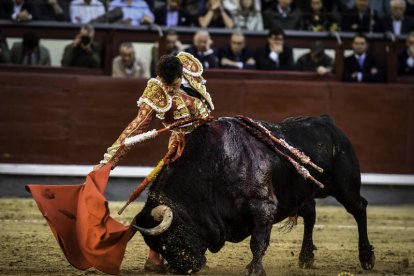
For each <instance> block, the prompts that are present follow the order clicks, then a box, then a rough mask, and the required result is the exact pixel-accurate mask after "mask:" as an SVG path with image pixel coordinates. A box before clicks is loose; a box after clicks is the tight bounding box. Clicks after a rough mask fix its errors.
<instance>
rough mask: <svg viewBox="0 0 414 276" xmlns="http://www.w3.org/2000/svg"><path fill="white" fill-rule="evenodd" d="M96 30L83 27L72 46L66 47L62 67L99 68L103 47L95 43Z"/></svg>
mask: <svg viewBox="0 0 414 276" xmlns="http://www.w3.org/2000/svg"><path fill="white" fill-rule="evenodd" d="M94 36H95V30H94V28H93V27H92V25H85V26H83V27H82V28H81V29H80V31H79V33H78V34H77V35H76V37H75V39H74V40H73V42H72V43H71V44H69V45H68V46H66V47H65V51H64V53H63V58H62V65H63V66H70V67H89V68H99V67H100V66H101V46H100V45H99V44H98V43H96V42H94V41H93V38H94Z"/></svg>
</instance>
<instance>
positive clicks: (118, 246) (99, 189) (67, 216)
mask: <svg viewBox="0 0 414 276" xmlns="http://www.w3.org/2000/svg"><path fill="white" fill-rule="evenodd" d="M110 171H111V164H109V163H108V164H107V165H105V166H104V167H102V168H100V169H99V170H97V171H92V172H91V173H89V175H88V176H87V177H86V182H85V184H83V185H27V186H26V189H27V190H28V191H29V192H31V194H32V196H33V198H34V200H35V201H36V203H37V206H38V207H39V210H40V212H42V214H43V216H44V217H45V218H46V220H47V222H48V224H49V226H50V229H51V230H52V232H53V235H54V236H55V238H56V240H57V241H58V243H59V245H60V247H61V248H62V250H63V253H64V254H65V256H66V258H67V260H68V261H69V263H70V264H71V265H73V266H74V267H76V268H78V269H82V270H84V269H87V268H90V267H95V268H96V269H98V270H100V271H103V272H105V273H109V274H119V271H120V266H121V263H122V259H123V258H124V254H125V248H126V245H127V242H128V240H129V239H130V238H131V236H132V234H131V230H130V228H129V227H128V226H124V225H122V224H121V223H119V222H118V221H116V220H114V219H113V218H111V217H110V213H109V208H108V202H107V201H106V199H105V197H104V196H103V193H104V191H105V188H106V185H107V183H108V178H109V174H110Z"/></svg>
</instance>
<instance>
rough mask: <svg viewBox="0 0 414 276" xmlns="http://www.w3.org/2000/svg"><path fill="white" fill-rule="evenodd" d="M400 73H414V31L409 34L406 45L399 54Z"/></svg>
mask: <svg viewBox="0 0 414 276" xmlns="http://www.w3.org/2000/svg"><path fill="white" fill-rule="evenodd" d="M398 74H399V75H414V31H412V32H410V33H409V34H408V35H407V40H406V42H405V47H404V49H403V50H402V51H401V52H400V54H399V55H398Z"/></svg>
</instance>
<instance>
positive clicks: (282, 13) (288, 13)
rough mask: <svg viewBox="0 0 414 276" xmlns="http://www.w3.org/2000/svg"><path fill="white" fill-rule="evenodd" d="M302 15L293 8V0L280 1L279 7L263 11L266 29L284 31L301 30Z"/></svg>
mask: <svg viewBox="0 0 414 276" xmlns="http://www.w3.org/2000/svg"><path fill="white" fill-rule="evenodd" d="M300 17H301V13H300V10H299V9H295V8H294V7H293V6H292V0H278V1H277V5H275V6H273V7H271V8H270V9H268V10H266V11H263V24H264V28H265V29H272V28H274V27H279V28H282V29H283V30H297V29H299V28H300Z"/></svg>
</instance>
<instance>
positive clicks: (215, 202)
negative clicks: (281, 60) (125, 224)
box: [135, 116, 375, 275]
mask: <svg viewBox="0 0 414 276" xmlns="http://www.w3.org/2000/svg"><path fill="white" fill-rule="evenodd" d="M262 124H263V125H264V126H265V127H266V128H267V129H269V130H270V131H271V133H272V134H273V135H274V136H276V137H278V138H283V139H285V140H286V141H287V142H288V143H289V144H290V145H292V146H295V147H297V148H298V149H299V150H301V151H303V152H304V153H306V154H307V155H308V156H310V158H311V160H312V161H313V162H314V163H316V164H317V165H319V166H320V167H322V168H323V169H324V172H323V173H318V172H317V171H316V170H312V169H309V171H310V172H311V174H312V175H313V176H314V177H316V178H317V179H318V180H319V181H321V182H322V183H324V184H325V185H326V186H325V188H324V189H321V188H319V187H318V186H317V185H315V184H314V183H312V182H310V181H308V180H305V179H304V178H303V177H302V176H300V175H299V174H298V172H297V171H296V170H295V169H294V167H293V166H292V165H291V164H290V163H289V162H288V161H287V160H286V159H285V158H284V157H282V156H280V155H278V154H276V153H275V152H274V151H273V150H272V149H270V147H269V146H267V145H266V144H264V143H263V142H261V141H259V140H258V139H257V138H255V137H254V136H252V135H251V134H250V133H249V132H248V131H247V130H245V129H244V128H243V127H242V126H241V125H240V124H239V123H238V120H237V119H235V118H221V119H218V120H215V121H212V122H210V123H206V124H204V125H202V126H200V127H199V128H197V129H196V130H195V131H193V133H191V134H190V135H189V136H188V138H187V144H186V148H185V151H184V153H183V155H182V156H181V158H180V159H178V160H177V161H176V162H174V163H172V164H170V165H169V166H168V167H166V168H165V169H164V170H163V171H162V172H161V174H160V175H159V176H158V177H157V179H156V180H155V181H154V183H153V184H152V186H151V189H150V193H149V196H148V199H147V202H146V204H145V206H144V208H143V210H142V211H141V212H140V213H139V214H138V215H137V217H136V218H135V221H136V225H137V226H138V227H139V228H142V229H140V230H141V232H142V234H143V236H144V239H145V242H146V243H147V244H148V245H149V246H150V248H152V249H153V250H155V251H157V252H159V253H161V254H162V256H163V257H164V258H165V259H166V260H167V261H168V263H169V265H170V266H171V267H172V268H173V270H175V271H176V272H177V273H190V272H196V271H198V270H200V269H201V268H202V267H203V265H205V262H206V258H205V252H206V250H207V249H209V250H210V251H211V252H213V253H214V252H218V251H219V250H220V249H221V248H222V247H223V246H224V243H225V242H226V241H229V242H240V241H242V240H243V239H245V238H246V237H248V236H249V235H251V240H250V248H251V251H252V254H253V259H252V261H251V262H250V264H248V265H247V267H246V269H247V273H246V274H247V275H262V274H264V269H263V266H262V258H263V256H264V253H265V251H266V249H267V247H268V245H269V240H270V233H271V230H272V225H273V224H274V223H277V222H280V221H282V220H284V219H286V218H287V217H289V216H295V215H299V216H302V217H303V219H304V224H305V227H304V238H303V243H302V249H301V252H300V255H299V265H300V266H301V267H309V266H311V265H312V263H313V261H314V254H313V250H315V249H316V247H315V245H314V244H313V240H312V232H313V228H314V224H315V216H316V215H315V200H314V199H315V198H317V197H326V196H328V195H330V196H333V197H335V198H336V199H337V200H338V201H339V202H340V203H341V204H342V205H344V207H345V208H346V210H347V211H348V212H349V213H351V214H352V215H353V216H354V218H355V220H356V222H357V223H358V232H359V259H360V262H361V265H362V267H363V268H364V269H371V268H373V266H374V262H375V255H374V252H373V247H372V246H371V245H370V243H369V240H368V234H367V215H366V206H367V201H366V200H365V199H364V198H363V197H362V196H361V195H360V186H361V179H360V170H359V164H358V160H357V158H356V156H355V153H354V150H353V148H352V145H351V143H350V141H349V140H348V138H347V137H346V136H345V135H344V134H343V133H342V131H340V130H339V129H338V128H337V127H335V126H334V123H333V121H332V119H331V118H330V117H329V116H321V117H299V118H289V119H287V120H285V121H283V122H281V123H279V124H271V123H265V122H262ZM160 205H162V206H168V207H167V208H161V209H162V213H163V214H165V213H166V212H170V213H169V214H170V215H169V217H170V218H171V217H172V218H173V219H172V222H171V225H169V223H167V224H168V225H164V222H165V221H164V220H163V222H162V223H161V224H162V226H161V224H160V222H159V221H161V220H162V214H161V218H159V217H158V219H154V216H157V215H156V214H154V212H153V213H152V214H151V211H152V210H153V209H154V208H155V207H157V206H160ZM158 209H160V208H158ZM158 216H160V215H159V214H158ZM158 224H160V225H158ZM157 225H158V228H157ZM168 226H169V227H168ZM167 227H168V228H167ZM160 228H162V229H160ZM166 228H167V230H165V229H166ZM154 230H155V232H154ZM160 230H161V231H160ZM151 231H152V232H151Z"/></svg>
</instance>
